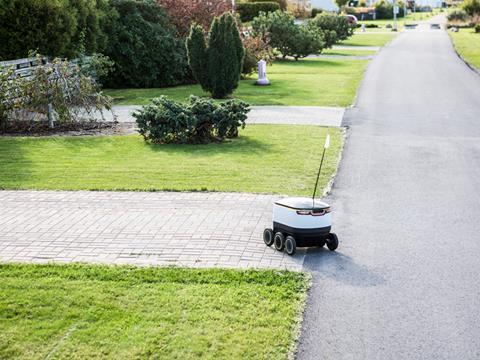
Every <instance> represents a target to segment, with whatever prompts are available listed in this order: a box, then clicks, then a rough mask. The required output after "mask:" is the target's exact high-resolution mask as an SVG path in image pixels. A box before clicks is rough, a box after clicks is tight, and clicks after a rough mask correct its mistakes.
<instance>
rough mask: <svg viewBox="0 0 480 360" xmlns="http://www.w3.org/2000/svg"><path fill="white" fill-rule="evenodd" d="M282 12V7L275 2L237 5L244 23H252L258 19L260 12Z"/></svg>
mask: <svg viewBox="0 0 480 360" xmlns="http://www.w3.org/2000/svg"><path fill="white" fill-rule="evenodd" d="M277 10H280V5H279V4H278V3H277V2H274V1H268V2H267V1H265V2H263V1H257V2H246V3H239V4H238V5H237V11H238V14H239V15H240V19H241V20H242V21H251V20H253V18H255V17H257V16H258V14H259V13H260V12H266V13H268V12H273V11H277Z"/></svg>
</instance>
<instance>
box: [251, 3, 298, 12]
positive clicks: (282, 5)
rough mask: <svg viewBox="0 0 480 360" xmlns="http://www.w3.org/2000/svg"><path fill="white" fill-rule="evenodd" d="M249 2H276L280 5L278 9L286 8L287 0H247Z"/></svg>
mask: <svg viewBox="0 0 480 360" xmlns="http://www.w3.org/2000/svg"><path fill="white" fill-rule="evenodd" d="M248 2H250V3H254V2H276V3H278V5H279V6H280V10H283V11H285V10H287V6H288V2H287V0H248Z"/></svg>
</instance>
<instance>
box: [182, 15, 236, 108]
mask: <svg viewBox="0 0 480 360" xmlns="http://www.w3.org/2000/svg"><path fill="white" fill-rule="evenodd" d="M187 50H188V61H189V64H190V68H191V69H192V72H193V75H194V77H195V79H196V80H197V81H198V82H199V83H200V85H201V87H202V89H203V90H204V91H208V92H210V93H211V94H212V97H214V98H216V99H222V98H225V97H226V96H228V95H230V94H232V93H233V91H234V90H235V89H236V88H237V86H238V82H239V81H240V74H241V72H242V68H243V59H244V56H245V50H244V48H243V44H242V39H241V38H240V33H239V32H238V28H237V24H236V22H235V20H234V18H233V16H232V14H230V13H225V14H223V15H222V16H221V17H216V18H215V19H214V20H213V22H212V27H211V29H210V32H209V36H208V46H207V43H206V42H205V36H204V32H203V28H202V27H201V26H199V25H194V26H192V28H191V31H190V35H189V37H188V39H187Z"/></svg>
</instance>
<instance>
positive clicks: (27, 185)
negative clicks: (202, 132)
mask: <svg viewBox="0 0 480 360" xmlns="http://www.w3.org/2000/svg"><path fill="white" fill-rule="evenodd" d="M327 132H329V133H330V134H331V136H332V143H331V147H330V149H329V150H328V153H327V158H326V162H325V164H324V165H325V166H324V172H323V174H322V177H321V179H320V186H321V187H322V188H323V187H325V186H326V184H327V183H328V181H329V180H330V179H331V177H332V175H333V174H334V172H335V170H336V167H337V162H338V158H339V155H340V151H341V146H342V133H341V130H339V129H337V128H330V129H329V128H325V127H318V126H302V125H297V126H295V125H248V126H247V127H246V128H245V129H244V130H241V132H240V137H239V138H238V139H235V140H233V141H232V142H230V143H223V144H209V145H150V144H146V143H145V142H144V141H143V139H142V138H141V137H140V136H139V135H130V136H103V137H102V136H100V137H49V138H31V137H30V138H19V137H3V138H2V137H0V188H2V189H49V190H147V191H148V190H210V191H244V192H261V193H280V194H292V195H293V194H310V193H311V192H312V190H313V186H314V181H315V176H316V171H317V167H318V163H319V160H320V155H321V153H322V146H323V143H324V140H325V136H326V134H327Z"/></svg>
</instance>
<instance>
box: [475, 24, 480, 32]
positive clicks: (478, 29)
mask: <svg viewBox="0 0 480 360" xmlns="http://www.w3.org/2000/svg"><path fill="white" fill-rule="evenodd" d="M474 30H475V33H477V34H480V24H476V25H475V27H474Z"/></svg>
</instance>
